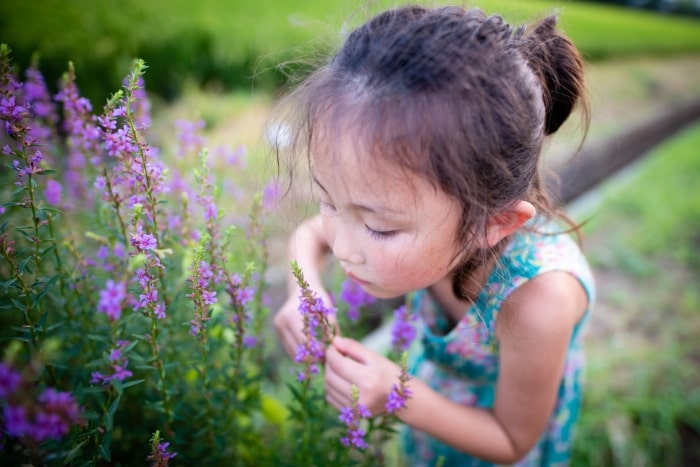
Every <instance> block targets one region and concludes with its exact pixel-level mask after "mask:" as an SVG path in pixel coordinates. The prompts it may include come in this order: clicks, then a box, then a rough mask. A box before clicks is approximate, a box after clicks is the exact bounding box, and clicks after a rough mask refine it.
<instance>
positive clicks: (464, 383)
mask: <svg viewBox="0 0 700 467" xmlns="http://www.w3.org/2000/svg"><path fill="white" fill-rule="evenodd" d="M556 229H557V228H556V227H554V226H553V225H551V224H547V225H540V226H539V228H537V229H532V230H530V229H528V230H525V229H521V231H519V232H518V233H516V234H515V235H513V237H512V238H511V239H510V241H509V243H508V245H507V247H506V249H505V250H504V252H503V254H502V256H501V258H500V259H499V261H498V263H497V265H496V266H495V267H494V269H493V271H492V272H491V274H490V276H489V278H488V280H487V283H486V284H485V286H484V288H483V289H482V290H481V292H480V294H479V297H478V298H477V300H476V302H475V304H474V305H473V306H472V307H471V308H470V309H469V310H467V311H466V314H465V315H464V317H463V318H462V319H461V320H460V321H459V323H457V325H456V326H454V327H453V328H452V329H449V328H448V326H447V322H446V320H445V318H444V314H443V313H442V312H441V311H440V309H439V307H438V306H437V305H436V304H435V302H433V301H432V300H431V299H430V296H429V294H428V293H426V291H425V290H421V291H418V292H416V293H415V294H414V296H413V297H412V299H411V305H412V308H411V309H412V310H414V312H416V313H418V314H419V316H420V318H421V319H420V323H421V325H420V328H421V333H420V334H421V335H420V338H419V339H417V340H416V342H415V343H414V345H413V347H412V348H411V350H410V353H409V370H410V372H411V374H412V375H414V377H416V378H418V379H420V380H422V381H424V382H426V383H427V384H428V385H430V386H431V387H432V388H433V389H434V390H435V391H437V392H439V393H441V394H443V395H445V396H447V397H449V398H450V399H451V400H453V401H455V402H458V403H460V404H464V405H469V406H476V407H486V408H490V407H492V406H493V403H494V399H495V395H496V381H497V379H498V360H499V350H498V339H497V338H496V333H495V326H496V319H497V317H498V311H499V310H500V308H501V304H502V303H503V301H504V300H505V299H506V298H507V297H508V296H509V295H510V294H511V293H512V292H513V291H514V290H515V289H517V288H518V287H519V286H521V285H523V284H525V283H526V282H527V281H529V280H530V279H533V278H534V277H536V276H538V275H540V274H544V273H546V272H549V271H565V272H568V273H570V274H571V275H572V276H574V277H575V278H577V279H578V280H579V282H580V283H581V285H582V286H583V288H584V290H585V291H586V294H587V296H588V303H589V305H588V310H586V313H585V314H584V316H583V317H582V318H581V320H580V322H579V323H577V325H576V327H575V328H574V331H573V334H572V337H571V341H570V343H569V349H568V353H567V356H566V364H565V369H564V372H563V374H562V379H561V384H560V386H559V392H558V398H557V402H556V406H555V408H554V411H553V413H552V416H551V418H550V420H549V423H548V425H547V427H546V430H545V432H544V433H543V434H542V437H541V438H540V440H539V441H538V443H537V445H536V446H535V447H534V448H533V449H532V451H530V453H529V454H528V455H527V456H525V458H524V459H522V460H521V461H520V462H518V464H517V465H523V466H558V465H566V464H567V463H568V461H569V455H570V451H571V443H572V440H573V431H574V425H575V423H576V420H577V418H578V413H579V407H580V403H581V379H582V371H583V365H584V354H583V347H582V342H581V341H582V332H581V329H582V327H583V325H584V323H585V321H586V319H587V318H588V315H589V311H590V307H591V304H592V303H593V301H594V294H595V290H594V283H593V276H592V274H591V270H590V268H589V266H588V264H587V262H586V260H585V258H584V256H583V255H582V253H581V251H580V250H579V248H578V245H577V244H576V242H575V241H574V240H573V239H571V238H570V236H569V235H567V234H563V233H558V232H559V230H556ZM535 230H536V231H535ZM402 444H403V450H404V454H405V456H406V460H407V463H408V465H410V466H432V465H443V466H445V467H453V466H479V467H482V466H489V465H492V464H491V463H489V462H484V461H481V460H479V459H476V458H474V457H472V456H469V455H467V454H464V453H461V452H459V451H457V450H455V449H453V448H451V447H450V446H448V445H446V444H443V443H441V442H439V441H437V440H436V439H434V438H432V437H430V436H428V435H426V434H425V433H423V432H420V431H417V430H414V429H412V428H411V427H404V432H403V435H402Z"/></svg>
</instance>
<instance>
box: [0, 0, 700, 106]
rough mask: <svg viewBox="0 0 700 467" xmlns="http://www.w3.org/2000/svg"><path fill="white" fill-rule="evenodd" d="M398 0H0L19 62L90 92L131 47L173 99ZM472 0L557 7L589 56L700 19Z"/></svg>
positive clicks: (282, 70) (670, 37) (278, 72)
mask: <svg viewBox="0 0 700 467" xmlns="http://www.w3.org/2000/svg"><path fill="white" fill-rule="evenodd" d="M397 3H401V2H397V1H395V0H378V1H373V2H364V1H362V2H360V1H355V0H346V1H344V2H324V1H318V0H317V1H307V2H293V1H290V0H275V1H268V2H246V1H242V0H234V1H224V0H200V1H199V2H188V1H183V0H179V1H168V2H165V1H162V0H161V1H149V2H138V1H135V0H123V1H122V2H120V4H119V8H115V7H114V5H112V4H110V3H105V2H91V1H88V0H74V1H71V2H59V1H57V0H47V1H42V2H26V1H23V0H6V1H4V2H0V31H2V37H0V40H3V41H5V42H7V43H8V44H10V46H12V48H13V50H14V51H15V54H16V57H17V62H18V63H19V64H20V65H21V66H22V67H27V66H28V65H29V64H30V62H31V60H32V56H33V55H34V54H35V53H38V54H39V55H40V57H41V62H42V70H44V74H45V76H46V77H47V79H48V82H49V85H50V86H53V85H54V82H55V80H56V79H57V78H58V77H59V76H60V74H61V73H62V72H63V70H64V69H65V66H66V62H67V61H68V60H69V59H71V60H73V61H74V62H75V66H76V69H77V70H78V71H79V75H81V76H85V77H88V76H89V77H90V79H89V80H87V79H86V80H84V81H79V84H80V86H81V89H82V90H83V94H84V95H86V96H88V97H89V98H90V100H91V101H92V102H93V103H96V102H100V103H101V102H103V101H104V99H105V98H106V97H107V95H108V92H109V91H110V90H112V89H115V88H116V87H117V86H118V85H119V84H120V79H121V74H122V70H124V69H126V67H127V66H128V64H129V63H130V61H131V59H132V58H133V57H142V58H144V59H145V60H146V61H147V62H148V63H149V65H150V66H151V67H152V70H151V71H150V72H149V73H150V75H149V81H148V85H149V90H150V91H152V92H154V93H157V94H158V95H160V96H163V97H165V98H168V99H171V98H174V97H176V96H177V95H178V94H179V93H180V92H181V90H182V87H183V85H185V83H187V82H188V81H190V80H191V81H194V82H196V83H197V84H198V85H199V86H202V87H208V88H211V89H221V88H223V89H233V88H238V89H244V90H254V91H257V90H264V91H269V90H273V89H275V88H277V87H278V86H279V85H280V84H282V83H284V82H285V81H286V79H287V75H289V74H292V75H296V74H303V73H304V70H305V69H306V68H307V65H308V64H309V61H311V62H313V61H315V60H317V59H318V58H319V57H320V56H321V55H323V54H325V53H326V52H327V51H328V50H329V49H331V48H334V47H335V46H336V45H337V43H338V41H339V40H340V39H341V35H342V31H345V30H347V29H348V27H350V26H351V25H353V24H354V23H357V22H359V21H361V20H363V19H364V18H366V16H367V15H368V14H370V13H371V12H376V11H377V10H378V9H380V8H384V7H387V6H392V5H395V4H397ZM428 3H429V4H444V3H447V2H445V1H430V2H428ZM452 3H454V2H452ZM456 3H461V2H456ZM470 4H472V5H475V6H479V7H481V8H483V9H484V10H485V11H487V12H489V13H501V14H503V15H504V16H506V18H508V19H510V20H512V21H515V22H523V21H527V20H529V19H531V18H532V17H537V16H542V15H543V14H546V13H550V12H552V11H558V12H559V13H560V14H561V24H562V27H563V28H564V30H565V31H566V32H567V33H568V34H570V35H571V37H572V38H573V39H574V41H575V43H576V44H577V45H578V46H579V48H580V49H581V50H582V52H583V54H584V56H585V57H586V58H587V59H589V60H598V59H609V58H616V57H623V56H625V57H626V56H630V55H640V54H655V55H659V54H670V53H684V52H686V53H697V52H698V51H700V32H699V31H700V28H698V27H697V22H696V21H693V20H689V19H684V18H677V17H676V18H673V17H667V16H661V15H655V14H651V13H648V12H641V11H634V10H630V9H625V8H620V7H614V6H606V5H592V4H588V3H582V2H570V1H566V2H564V1H552V0H536V1H535V0H533V1H529V2H504V1H503V0H479V1H475V2H470ZM346 23H347V24H346ZM339 31H341V32H340V33H339ZM600 31H605V34H601V33H600ZM87 44H90V46H89V47H88V46H86V45H87Z"/></svg>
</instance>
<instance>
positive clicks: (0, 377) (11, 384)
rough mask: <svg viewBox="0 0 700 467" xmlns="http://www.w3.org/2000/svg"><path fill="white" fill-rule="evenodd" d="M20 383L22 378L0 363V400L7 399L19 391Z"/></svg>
mask: <svg viewBox="0 0 700 467" xmlns="http://www.w3.org/2000/svg"><path fill="white" fill-rule="evenodd" d="M21 383H22V376H21V375H20V374H19V373H18V372H16V371H15V370H13V369H12V368H10V367H9V366H7V365H5V364H4V363H0V399H7V398H8V396H10V395H11V394H13V393H14V392H15V391H17V389H19V387H20V384H21Z"/></svg>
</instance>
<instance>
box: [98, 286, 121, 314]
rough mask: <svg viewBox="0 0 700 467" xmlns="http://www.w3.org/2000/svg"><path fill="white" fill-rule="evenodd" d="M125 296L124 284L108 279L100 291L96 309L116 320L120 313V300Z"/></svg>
mask: <svg viewBox="0 0 700 467" xmlns="http://www.w3.org/2000/svg"><path fill="white" fill-rule="evenodd" d="M124 298H126V284H125V283H124V282H114V281H113V280H112V279H108V280H107V283H106V284H105V288H104V289H102V290H101V291H100V300H99V302H98V303H97V311H99V312H100V313H104V314H106V315H107V316H108V317H109V318H110V319H111V320H113V321H114V320H117V319H119V317H120V316H121V313H122V302H123V300H124Z"/></svg>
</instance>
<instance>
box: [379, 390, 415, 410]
mask: <svg viewBox="0 0 700 467" xmlns="http://www.w3.org/2000/svg"><path fill="white" fill-rule="evenodd" d="M412 395H413V393H412V392H411V388H409V387H408V386H405V385H404V387H403V389H402V388H401V385H397V384H393V385H392V386H391V391H390V392H389V396H388V397H387V401H386V405H385V407H386V410H387V412H389V413H394V412H396V411H398V410H400V409H403V408H404V407H406V401H408V399H409V398H410V397H411V396H412Z"/></svg>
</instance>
